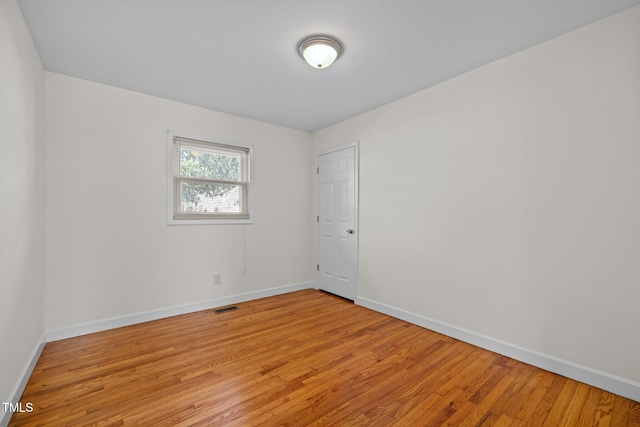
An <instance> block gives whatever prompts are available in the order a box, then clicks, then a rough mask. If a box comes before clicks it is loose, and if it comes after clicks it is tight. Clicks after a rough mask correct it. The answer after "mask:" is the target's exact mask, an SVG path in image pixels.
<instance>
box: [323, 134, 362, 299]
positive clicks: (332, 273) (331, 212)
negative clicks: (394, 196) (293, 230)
mask: <svg viewBox="0 0 640 427" xmlns="http://www.w3.org/2000/svg"><path fill="white" fill-rule="evenodd" d="M356 150H357V145H356V144H353V145H350V146H348V147H346V148H342V149H338V150H336V151H331V152H328V153H325V154H320V155H318V159H317V166H318V169H317V173H318V217H317V222H318V232H317V242H318V253H317V258H318V265H317V274H316V284H317V286H318V288H319V289H322V290H325V291H327V292H331V293H332V294H336V295H339V296H341V297H344V298H348V299H350V300H355V298H356V296H357V273H358V265H357V259H358V256H357V250H358V245H357V240H358V229H357V209H358V204H357V197H358V186H357V162H356V160H357V156H356Z"/></svg>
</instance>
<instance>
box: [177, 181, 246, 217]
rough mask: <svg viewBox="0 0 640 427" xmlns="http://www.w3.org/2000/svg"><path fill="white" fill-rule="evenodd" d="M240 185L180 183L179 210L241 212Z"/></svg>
mask: <svg viewBox="0 0 640 427" xmlns="http://www.w3.org/2000/svg"><path fill="white" fill-rule="evenodd" d="M241 200H242V186H241V185H229V184H208V183H194V182H181V183H180V212H184V213H242V202H241Z"/></svg>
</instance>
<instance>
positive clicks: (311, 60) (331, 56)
mask: <svg viewBox="0 0 640 427" xmlns="http://www.w3.org/2000/svg"><path fill="white" fill-rule="evenodd" d="M298 52H299V53H300V55H302V57H303V58H304V60H305V61H307V63H308V64H309V65H311V66H312V67H313V68H327V67H328V66H329V65H331V64H333V61H335V60H336V59H338V57H339V56H340V54H341V53H342V43H340V41H339V40H338V39H336V38H334V37H331V36H327V35H314V36H309V37H307V38H305V39H303V40H302V41H301V42H300V43H299V44H298Z"/></svg>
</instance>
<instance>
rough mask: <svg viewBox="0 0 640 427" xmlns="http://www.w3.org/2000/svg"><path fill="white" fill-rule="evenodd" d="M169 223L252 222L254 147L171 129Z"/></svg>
mask: <svg viewBox="0 0 640 427" xmlns="http://www.w3.org/2000/svg"><path fill="white" fill-rule="evenodd" d="M168 139H169V181H170V182H169V224H220V223H250V222H252V217H251V204H252V200H251V199H252V198H251V195H252V188H251V147H248V146H243V145H238V144H235V143H229V142H219V141H213V140H209V139H205V138H200V137H191V136H184V135H177V134H174V133H172V132H169V138H168Z"/></svg>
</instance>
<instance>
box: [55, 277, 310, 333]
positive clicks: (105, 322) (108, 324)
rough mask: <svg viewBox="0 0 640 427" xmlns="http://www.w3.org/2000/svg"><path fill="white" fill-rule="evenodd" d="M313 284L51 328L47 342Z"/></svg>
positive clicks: (282, 287)
mask: <svg viewBox="0 0 640 427" xmlns="http://www.w3.org/2000/svg"><path fill="white" fill-rule="evenodd" d="M314 286H315V284H314V283H313V282H302V283H295V284H292V285H287V286H280V287H276V288H270V289H264V290H261V291H253V292H246V293H242V294H236V295H230V296H227V297H221V298H214V299H211V300H207V301H201V302H196V303H191V304H184V305H178V306H173V307H167V308H161V309H158V310H150V311H144V312H141V313H134V314H128V315H125V316H118V317H112V318H109V319H102V320H97V321H95V322H88V323H81V324H78V325H73V326H67V327H64V328H57V329H52V330H49V331H47V332H46V338H47V342H51V341H59V340H63V339H66V338H73V337H77V336H80V335H86V334H92V333H94V332H102V331H106V330H109V329H115V328H121V327H123V326H129V325H135V324H137V323H143V322H149V321H151V320H157V319H163V318H165V317H171V316H177V315H180V314H186V313H193V312H196V311H202V310H209V309H212V308H215V307H222V306H225V305H229V304H238V303H241V302H245V301H251V300H255V299H259V298H266V297H271V296H275V295H281V294H287V293H289V292H295V291H301V290H303V289H310V288H314Z"/></svg>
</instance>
